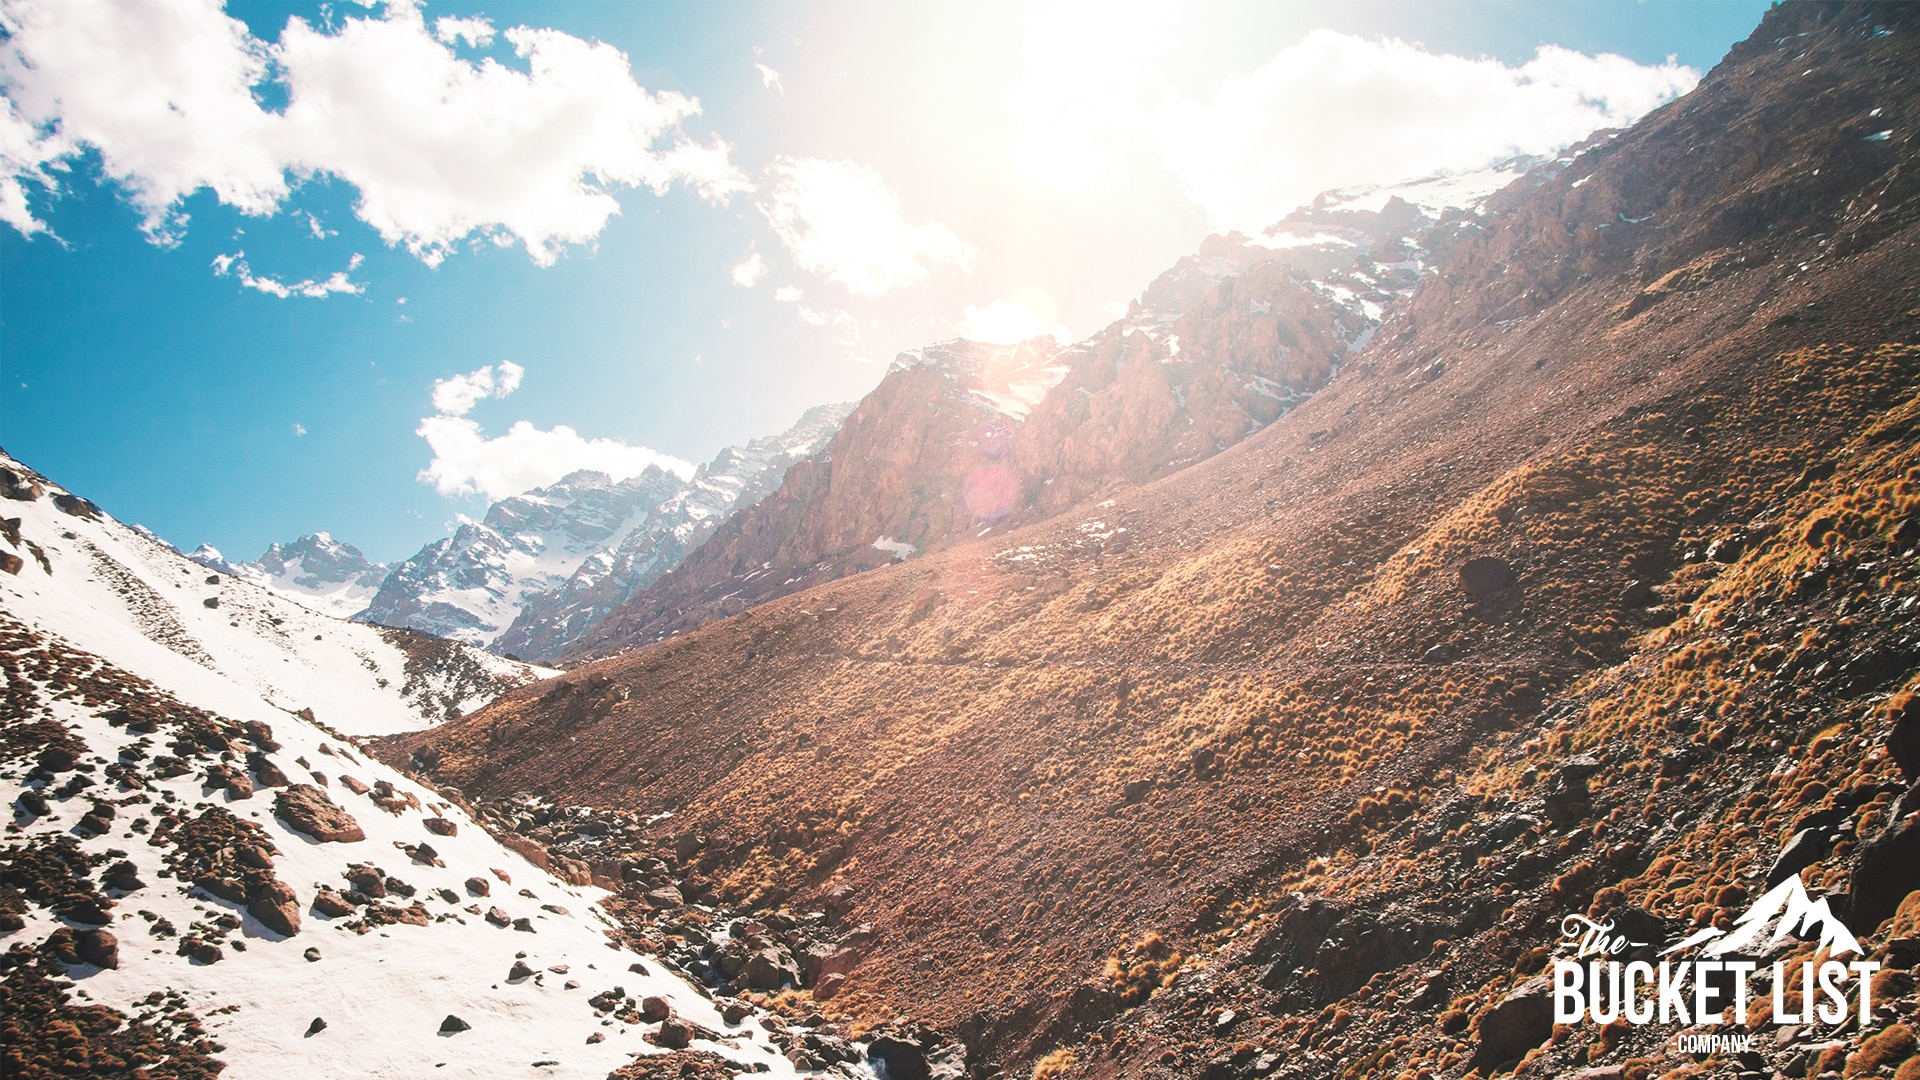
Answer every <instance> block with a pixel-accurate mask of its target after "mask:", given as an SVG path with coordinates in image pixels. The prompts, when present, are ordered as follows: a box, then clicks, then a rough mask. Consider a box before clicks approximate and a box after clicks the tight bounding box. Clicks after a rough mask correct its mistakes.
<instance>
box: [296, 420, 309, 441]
mask: <svg viewBox="0 0 1920 1080" xmlns="http://www.w3.org/2000/svg"><path fill="white" fill-rule="evenodd" d="M306 433H307V427H306V425H305V424H302V423H300V422H298V421H295V422H294V425H293V437H294V438H296V439H298V438H302V437H303V436H305V435H306Z"/></svg>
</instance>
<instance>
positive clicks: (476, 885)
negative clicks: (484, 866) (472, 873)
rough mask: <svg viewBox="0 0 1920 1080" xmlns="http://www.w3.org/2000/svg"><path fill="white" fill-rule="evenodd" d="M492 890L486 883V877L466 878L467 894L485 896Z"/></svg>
mask: <svg viewBox="0 0 1920 1080" xmlns="http://www.w3.org/2000/svg"><path fill="white" fill-rule="evenodd" d="M492 891H493V887H492V886H490V885H488V884H487V879H486V878H479V877H470V878H468V879H467V895H469V896H485V895H487V894H488V893H490V892H492Z"/></svg>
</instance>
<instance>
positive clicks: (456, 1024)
mask: <svg viewBox="0 0 1920 1080" xmlns="http://www.w3.org/2000/svg"><path fill="white" fill-rule="evenodd" d="M471 1030H473V1025H472V1024H469V1023H467V1022H466V1021H465V1020H462V1019H460V1018H459V1017H457V1016H455V1015H453V1014H452V1013H448V1014H447V1018H446V1019H445V1020H442V1021H440V1034H442V1035H458V1034H459V1033H461V1032H463V1031H471Z"/></svg>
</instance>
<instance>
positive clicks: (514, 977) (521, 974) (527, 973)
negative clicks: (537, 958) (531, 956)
mask: <svg viewBox="0 0 1920 1080" xmlns="http://www.w3.org/2000/svg"><path fill="white" fill-rule="evenodd" d="M531 978H533V969H532V968H530V967H528V966H527V962H526V961H525V960H515V961H514V962H513V967H511V968H509V969H507V981H508V982H519V981H520V980H521V979H531Z"/></svg>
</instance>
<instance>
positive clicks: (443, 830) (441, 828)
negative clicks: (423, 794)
mask: <svg viewBox="0 0 1920 1080" xmlns="http://www.w3.org/2000/svg"><path fill="white" fill-rule="evenodd" d="M420 824H422V825H425V826H426V827H427V831H428V832H430V833H432V834H433V835H435V836H452V835H454V834H455V833H457V832H459V831H460V826H458V825H455V824H454V823H453V822H451V821H448V820H447V819H446V818H443V817H430V818H428V819H426V820H425V821H423V822H421V823H420Z"/></svg>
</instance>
